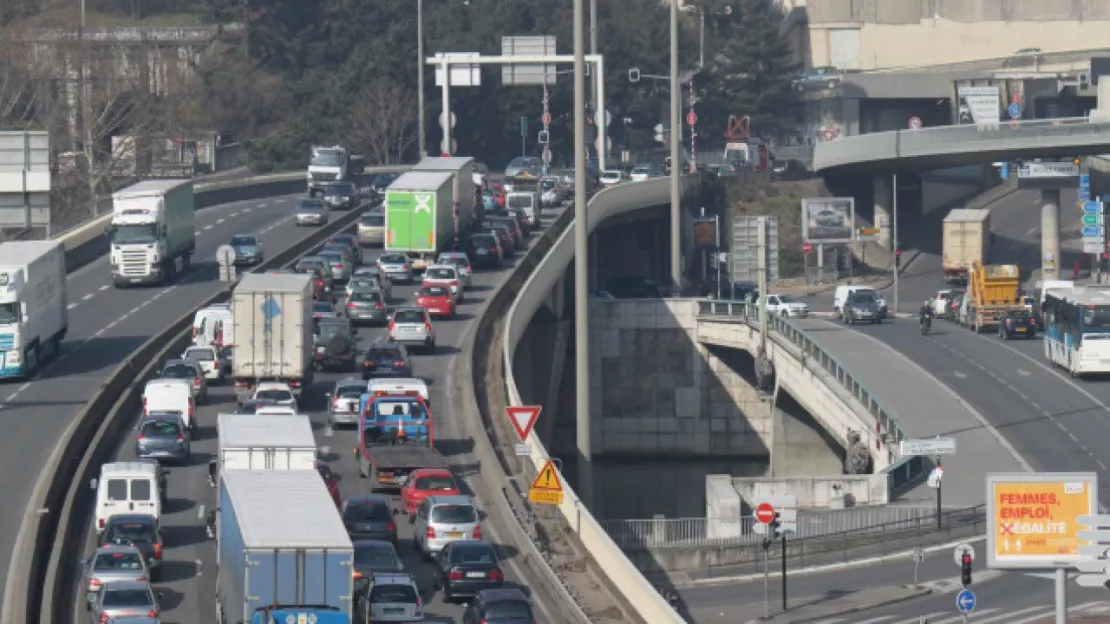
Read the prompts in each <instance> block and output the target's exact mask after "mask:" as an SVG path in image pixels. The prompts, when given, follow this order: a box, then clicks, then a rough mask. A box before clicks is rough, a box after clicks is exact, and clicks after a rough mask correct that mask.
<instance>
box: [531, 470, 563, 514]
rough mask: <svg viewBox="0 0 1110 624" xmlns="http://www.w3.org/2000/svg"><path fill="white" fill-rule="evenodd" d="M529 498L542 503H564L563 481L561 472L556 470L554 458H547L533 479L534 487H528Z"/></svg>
mask: <svg viewBox="0 0 1110 624" xmlns="http://www.w3.org/2000/svg"><path fill="white" fill-rule="evenodd" d="M528 500H530V501H532V502H533V503H540V504H541V505H562V504H563V482H562V481H561V480H560V479H559V472H558V471H557V470H555V461H554V460H551V459H549V460H547V463H546V464H544V465H543V469H542V470H540V473H539V474H538V475H536V478H535V480H534V481H532V487H530V488H528Z"/></svg>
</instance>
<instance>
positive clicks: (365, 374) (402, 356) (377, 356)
mask: <svg viewBox="0 0 1110 624" xmlns="http://www.w3.org/2000/svg"><path fill="white" fill-rule="evenodd" d="M376 377H402V378H408V377H412V363H411V362H410V361H409V357H408V353H406V351H405V348H404V346H402V345H399V344H396V343H389V342H382V343H376V344H374V345H371V347H370V348H369V349H367V350H366V355H364V356H363V358H362V378H363V379H367V380H369V379H374V378H376Z"/></svg>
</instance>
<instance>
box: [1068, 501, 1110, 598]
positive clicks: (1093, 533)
mask: <svg viewBox="0 0 1110 624" xmlns="http://www.w3.org/2000/svg"><path fill="white" fill-rule="evenodd" d="M1076 522H1078V523H1079V524H1082V525H1084V526H1087V527H1090V528H1089V529H1083V530H1081V531H1079V534H1078V537H1079V538H1080V539H1085V540H1088V541H1090V542H1092V544H1091V545H1090V546H1080V547H1079V555H1080V556H1081V557H1083V559H1081V560H1080V561H1079V563H1078V564H1077V565H1076V567H1077V568H1079V571H1080V572H1082V573H1083V574H1080V575H1079V577H1078V578H1076V579H1075V582H1076V583H1078V584H1079V586H1080V587H1108V585H1107V584H1108V583H1110V530H1108V529H1110V515H1105V514H1103V515H1097V516H1080V517H1078V518H1076Z"/></svg>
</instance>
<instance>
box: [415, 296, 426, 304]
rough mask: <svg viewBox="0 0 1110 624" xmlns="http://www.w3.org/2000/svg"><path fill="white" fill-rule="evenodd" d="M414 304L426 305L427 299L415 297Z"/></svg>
mask: <svg viewBox="0 0 1110 624" xmlns="http://www.w3.org/2000/svg"><path fill="white" fill-rule="evenodd" d="M416 303H417V305H424V304H425V303H428V298H427V297H417V298H416Z"/></svg>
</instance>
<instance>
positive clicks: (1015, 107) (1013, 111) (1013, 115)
mask: <svg viewBox="0 0 1110 624" xmlns="http://www.w3.org/2000/svg"><path fill="white" fill-rule="evenodd" d="M1006 112H1008V113H1010V119H1018V118H1020V117H1021V106H1020V105H1019V104H1018V103H1017V102H1013V103H1011V104H1010V107H1009V108H1007V109H1006Z"/></svg>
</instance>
